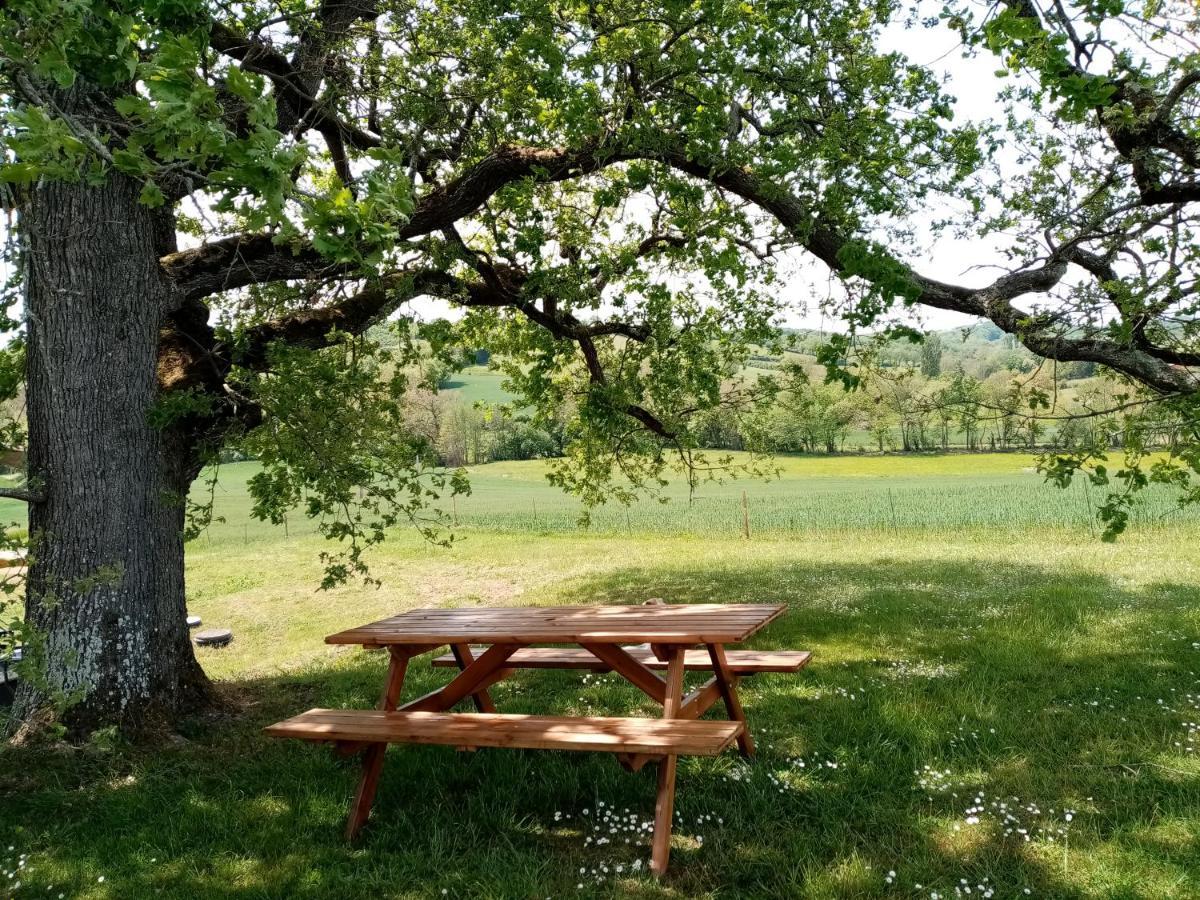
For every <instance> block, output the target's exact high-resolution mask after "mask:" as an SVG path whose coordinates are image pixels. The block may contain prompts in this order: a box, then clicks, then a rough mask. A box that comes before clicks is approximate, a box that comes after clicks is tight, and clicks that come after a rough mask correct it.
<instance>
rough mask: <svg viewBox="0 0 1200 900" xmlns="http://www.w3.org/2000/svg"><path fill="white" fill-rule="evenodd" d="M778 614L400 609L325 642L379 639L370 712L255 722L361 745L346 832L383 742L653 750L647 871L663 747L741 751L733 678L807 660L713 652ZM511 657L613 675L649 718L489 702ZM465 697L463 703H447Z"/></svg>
mask: <svg viewBox="0 0 1200 900" xmlns="http://www.w3.org/2000/svg"><path fill="white" fill-rule="evenodd" d="M783 611H784V607H782V606H766V605H751V604H745V605H743V604H687V605H666V604H659V605H644V606H557V607H536V608H530V607H523V608H522V607H505V608H473V609H472V608H467V609H421V610H413V611H411V612H407V613H403V614H401V615H398V616H392V617H390V618H387V619H382V620H380V621H378V622H372V623H370V624H368V625H363V626H360V627H358V628H351V629H349V630H347V631H342V632H339V633H338V634H334V635H330V636H329V637H327V638H326V639H325V640H326V642H327V643H330V644H358V645H361V646H363V647H367V648H377V647H385V648H387V649H388V651H389V657H390V659H389V664H388V674H387V679H386V681H385V684H384V688H383V693H382V696H381V698H380V701H379V708H378V709H373V710H348V709H311V710H309V711H308V712H305V713H301V714H300V715H298V716H294V717H293V718H290V719H287V720H285V721H283V722H278V723H276V724H274V725H271V726H269V727H268V728H267V729H266V732H267V734H269V735H271V736H274V737H286V738H299V739H301V740H307V741H318V742H328V743H332V744H334V745H335V746H336V747H337V749H338V750H339V751H340V752H342V753H346V754H349V753H355V752H362V754H363V763H362V764H363V771H362V776H361V778H360V780H359V785H358V790H357V791H356V793H355V797H354V800H353V802H352V804H351V808H350V815H349V818H348V820H347V823H346V836H347V838H348V839H353V838H354V837H355V836H356V835H357V834H358V833H359V831H360V830H361V829H362V827H363V825H364V824H365V823H366V820H367V817H368V815H369V814H370V810H371V805H372V803H373V801H374V798H375V792H376V788H377V786H378V783H379V775H380V772H381V770H382V767H383V760H384V754H385V751H386V749H387V745H388V744H442V745H448V746H452V747H458V748H460V749H475V748H478V747H509V748H522V749H539V750H542V749H545V750H575V751H591V752H606V753H613V754H615V755H616V757H617V759H618V760H619V761H620V762H621V763H622V764H623V765H624V766H626V767H627V768H629V769H633V770H636V769H638V768H641V767H642V766H643V765H645V764H646V763H647V762H650V761H657V762H658V764H659V767H658V793H657V798H656V801H655V812H654V833H653V838H652V842H651V863H650V868H651V870H652V871H653V872H654V873H655V874H658V875H661V874H662V873H663V872H665V871H666V868H667V860H668V856H669V852H670V840H671V822H672V814H673V810H674V800H675V770H676V760H677V758H678V757H679V756H681V755H695V756H715V755H717V754H719V753H721V752H723V751H724V750H726V749H728V748H730V747H732V746H734V745H735V744H736V745H737V747H738V749H739V751H740V752H741V753H742V754H743V755H745V756H750V755H752V754H753V752H754V742H753V739H752V738H751V735H750V732H749V730H748V729H747V727H746V717H745V713H744V711H743V709H742V705H741V701H740V700H739V698H738V695H737V682H738V678H739V677H741V676H746V675H753V674H757V673H760V672H794V671H798V670H799V669H800V668H802V667H803V666H804V665H806V664H807V663H808V661H809V659H810V654H809V653H807V652H804V651H726V649H725V645H726V644H731V643H740V642H742V641H744V640H746V639H747V638H748V637H750V636H751V635H753V634H754V633H755V632H757V631H758V630H760V629H762V628H763V627H765V626H766V625H767V624H768V623H770V622H771V621H773V620H774V619H775V618H777V617H778V616H780V615H781V614H782V613H783ZM535 644H552V645H562V644H567V645H575V647H574V648H571V647H560V646H552V647H538V646H533V645H535ZM446 645H449V646H450V648H451V652H450V653H449V654H447V655H444V656H439V657H436V658H435V659H434V660H433V664H434V665H435V666H455V667H457V668H458V669H459V671H458V674H457V675H455V677H454V678H452V679H451V680H450V682H449V683H447V684H446V685H444V686H442V687H440V688H438V689H436V690H434V691H431V692H430V693H428V694H425V695H424V696H421V697H417V698H415V699H413V700H410V701H408V702H406V703H403V704H401V703H400V696H401V691H402V688H403V685H404V677H405V674H406V672H407V669H408V664H409V661H410V660H411V659H412V658H413V657H415V656H419V655H422V654H425V653H429V652H432V651H435V650H438V649H440V648H441V647H444V646H446ZM518 668H564V669H588V670H593V671H605V672H615V673H617V674H619V675H621V676H622V677H624V678H625V679H626V680H628V681H629V682H630V683H632V684H633V685H635V686H637V687H638V688H639V689H641V690H642V691H643V692H644V693H646V694H647V695H648V696H649V697H651V698H652V699H653V700H655V701H656V702H658V703H660V704H661V705H662V708H663V716H662V718H659V719H652V718H637V717H617V716H545V715H516V714H511V713H499V712H497V711H496V707H495V704H494V702H493V701H492V698H491V695H490V693H489V692H488V688H489V687H490V686H491V685H493V684H495V683H496V682H497V681H499V680H501V679H503V678H505V677H507V676H508V675H510V674H511V673H512V672H513V671H514V670H516V669H518ZM689 669H690V670H704V671H711V672H712V673H713V674H712V677H711V678H710V679H709V680H708V681H707V682H705V683H704V684H703V685H701V686H700V687H698V688H696V689H695V690H693V691H691V692H690V693H688V694H687V695H686V696H685V695H684V694H683V676H684V672H685V670H689ZM660 671H665V674H664V675H660V674H659V672H660ZM468 697H469V698H471V700H472V702H473V703H474V705H475V708H476V710H477V711H476V712H474V713H462V712H459V713H455V712H450V710H451V709H452V708H453V707H454V706H456V705H457V704H458V703H459V702H461V701H463V700H466V699H467V698H468ZM718 700H720V701H723V703H724V705H725V709H726V713H727V716H728V718H727V720H724V721H718V720H702V719H701V718H700V717H701V716H702V715H703V714H704V713H705V712H707V711H708V710H709V709H710V708H711V707H712V706H714V705H715V704H716V703H717V701H718Z"/></svg>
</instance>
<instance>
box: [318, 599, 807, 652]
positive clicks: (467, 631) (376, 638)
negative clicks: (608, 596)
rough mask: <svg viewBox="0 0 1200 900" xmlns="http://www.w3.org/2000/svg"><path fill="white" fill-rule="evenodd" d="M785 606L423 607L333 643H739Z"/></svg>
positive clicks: (353, 631)
mask: <svg viewBox="0 0 1200 900" xmlns="http://www.w3.org/2000/svg"><path fill="white" fill-rule="evenodd" d="M783 611H784V607H782V606H768V605H762V604H736V603H697V604H673V605H661V606H554V607H536V608H530V607H501V608H495V607H492V608H483V609H480V608H478V607H475V608H464V609H419V610H412V611H411V612H407V613H402V614H401V615H398V616H392V617H391V618H388V619H382V620H380V621H378V622H371V623H369V624H367V625H362V626H360V627H358V628H351V629H349V630H347V631H342V632H339V633H338V634H333V635H330V636H329V637H327V638H326V639H325V640H326V642H327V643H330V644H362V645H364V646H383V645H387V644H398V643H407V644H422V643H424V644H429V643H443V644H455V643H516V644H532V643H569V644H585V643H605V644H614V643H616V644H621V643H638V642H640V641H649V642H651V643H655V644H707V643H738V642H740V641H744V640H745V639H746V638H747V637H749V636H750V635H752V634H753V633H754V632H756V631H758V630H759V629H760V628H762V627H763V626H764V625H766V624H767V623H768V622H770V621H772V620H773V619H775V618H776V617H778V616H779V615H781V614H782V613H783Z"/></svg>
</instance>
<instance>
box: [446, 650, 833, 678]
mask: <svg viewBox="0 0 1200 900" xmlns="http://www.w3.org/2000/svg"><path fill="white" fill-rule="evenodd" d="M486 649H487V648H486V647H472V648H471V650H472V652H475V653H478V652H482V651H483V650H486ZM625 650H626V652H628V653H629V655H630V656H632V657H633V658H634V659H636V660H637V661H638V662H640V663H642V664H643V665H645V666H647V667H649V668H651V669H666V668H667V664H666V663H665V662H664V661H663V660H661V659H659V658H658V657H657V656H655V655H654V653H653V651H651V650H650V648H649V647H645V646H637V647H626V648H625ZM725 656H726V658H727V659H728V660H729V671H730V672H732V673H733V674H734V675H754V674H757V673H759V672H799V671H800V670H801V669H803V668H804V667H805V666H806V665H808V662H809V660H810V659H812V653H810V652H809V651H807V650H727V651H725ZM433 665H435V666H451V667H453V666H457V665H458V662H457V660H455V658H454V654H452V653H447V654H446V655H445V656H438V657H436V658H435V659H434V660H433ZM504 665H505V666H507V667H509V668H514V669H516V668H520V669H588V670H591V671H594V672H607V671H609V668H608V666H607V665H606V664H605V663H603V662H601V661H600V660H599V659H597V658H596V657H595V656H593V655H592V654H591V653H589V652H588V651H587V650H581V649H578V648H575V647H525V648H522V649H521V650H518V651H517V652H516V653H514V654H513V655H512V656H510V657H509V658H508V659H507V660H506V661H505V663H504ZM683 666H684V668H685V669H687V670H689V671H711V670H712V659H711V658H710V657H709V655H708V651H707V650H688V651H687V652H686V653H685V654H684V661H683Z"/></svg>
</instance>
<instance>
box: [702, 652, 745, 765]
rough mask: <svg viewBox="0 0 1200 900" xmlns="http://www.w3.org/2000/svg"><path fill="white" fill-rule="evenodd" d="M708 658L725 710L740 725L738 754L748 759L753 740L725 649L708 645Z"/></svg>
mask: <svg viewBox="0 0 1200 900" xmlns="http://www.w3.org/2000/svg"><path fill="white" fill-rule="evenodd" d="M708 657H709V659H711V660H712V667H713V675H714V676H715V677H716V679H717V686H718V687H719V688H720V689H721V699H722V700H724V701H725V710H726V712H728V713H729V718H730V719H732V720H734V721H736V722H741V723H742V726H743V727H742V733H741V734H740V735H738V752H739V753H741V754H742V756H744V757H746V758H749V757H751V756H753V755H754V738H753V737H751V736H750V726H749V725H748V724H747V723H746V713H745V710H743V709H742V701H741V699H740V698H739V697H738V695H737V686H736V679H735V678H734V677H733V675H732V674H730V671H729V660H727V659H726V658H725V648H724V647H723V646H721V645H720V644H709V645H708Z"/></svg>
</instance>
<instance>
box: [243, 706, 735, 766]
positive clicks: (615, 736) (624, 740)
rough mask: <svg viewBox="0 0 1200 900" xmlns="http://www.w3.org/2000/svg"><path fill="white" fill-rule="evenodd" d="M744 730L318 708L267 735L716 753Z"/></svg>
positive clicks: (683, 723)
mask: <svg viewBox="0 0 1200 900" xmlns="http://www.w3.org/2000/svg"><path fill="white" fill-rule="evenodd" d="M743 728H744V726H743V724H742V723H741V722H714V721H697V720H688V719H640V718H618V717H604V716H591V717H582V718H577V717H570V718H563V717H559V716H526V715H512V714H503V713H438V712H387V711H384V710H377V709H310V710H309V711H308V712H306V713H301V714H300V715H298V716H294V717H293V718H290V719H286V720H284V721H283V722H277V723H276V724H274V725H271V726H269V727H268V728H267V729H266V733H267V734H268V735H271V736H272V737H283V738H299V739H300V740H306V741H338V742H342V741H350V742H359V743H389V744H445V745H448V746H454V747H513V748H523V749H530V750H590V751H600V752H608V753H646V754H675V753H678V754H685V755H689V756H716V755H717V754H719V753H721V751H723V750H725V749H726V748H727V747H729V746H730V745H732V744H733V743H734V742H735V741H736V740H737V738H738V736H739V735H740V734H741V733H742V730H743Z"/></svg>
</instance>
